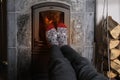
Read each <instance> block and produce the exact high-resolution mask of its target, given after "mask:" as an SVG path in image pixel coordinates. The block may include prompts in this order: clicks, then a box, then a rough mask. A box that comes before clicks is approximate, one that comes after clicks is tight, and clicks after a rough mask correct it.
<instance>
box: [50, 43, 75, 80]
mask: <svg viewBox="0 0 120 80" xmlns="http://www.w3.org/2000/svg"><path fill="white" fill-rule="evenodd" d="M50 60H51V61H50V68H49V77H50V80H76V74H75V71H74V69H73V68H72V66H71V64H70V62H69V61H68V60H67V59H66V58H65V57H64V56H63V54H62V53H61V51H60V48H59V47H58V46H56V45H53V46H52V47H51V59H50Z"/></svg>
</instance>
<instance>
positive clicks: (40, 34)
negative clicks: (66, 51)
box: [32, 2, 70, 75]
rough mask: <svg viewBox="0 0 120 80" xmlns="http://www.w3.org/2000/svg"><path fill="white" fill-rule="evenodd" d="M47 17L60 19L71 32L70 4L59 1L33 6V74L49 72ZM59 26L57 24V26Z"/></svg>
mask: <svg viewBox="0 0 120 80" xmlns="http://www.w3.org/2000/svg"><path fill="white" fill-rule="evenodd" d="M46 18H47V19H49V18H50V19H51V20H52V21H54V19H58V20H59V21H60V22H62V23H64V24H65V25H66V26H67V29H68V42H69V32H70V30H69V29H70V6H69V5H66V4H63V3H58V2H46V3H40V4H37V5H35V6H32V70H33V72H32V73H33V75H34V74H38V73H41V74H43V73H47V71H48V64H49V63H48V62H49V55H50V53H49V46H50V45H49V44H48V42H47V40H46V35H45V32H46V26H47V22H46ZM55 28H57V26H56V27H55Z"/></svg>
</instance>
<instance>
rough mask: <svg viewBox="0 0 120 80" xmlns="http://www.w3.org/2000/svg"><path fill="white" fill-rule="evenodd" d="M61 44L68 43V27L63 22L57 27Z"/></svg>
mask: <svg viewBox="0 0 120 80" xmlns="http://www.w3.org/2000/svg"><path fill="white" fill-rule="evenodd" d="M57 32H58V34H57V35H58V38H57V40H58V43H59V46H64V45H67V27H66V26H65V24H63V23H59V24H58V27H57Z"/></svg>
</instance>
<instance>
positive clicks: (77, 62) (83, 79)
mask: <svg viewBox="0 0 120 80" xmlns="http://www.w3.org/2000/svg"><path fill="white" fill-rule="evenodd" d="M61 51H62V53H63V55H64V56H65V57H66V58H67V59H68V60H69V61H70V62H71V64H72V66H73V68H74V69H75V72H76V74H77V78H78V80H107V79H106V78H105V77H104V76H103V75H101V74H99V73H98V72H97V71H96V70H95V68H94V67H93V65H92V64H91V63H90V62H89V61H88V60H87V59H86V58H84V57H81V56H80V55H79V54H78V53H77V52H76V51H75V50H73V49H72V48H71V47H69V46H67V45H66V46H62V47H61Z"/></svg>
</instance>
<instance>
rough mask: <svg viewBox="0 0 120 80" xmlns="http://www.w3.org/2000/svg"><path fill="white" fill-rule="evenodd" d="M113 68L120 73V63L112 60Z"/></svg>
mask: <svg viewBox="0 0 120 80" xmlns="http://www.w3.org/2000/svg"><path fill="white" fill-rule="evenodd" d="M111 68H112V69H114V70H115V71H117V72H118V73H119V74H120V65H118V64H117V63H115V62H114V61H111Z"/></svg>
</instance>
